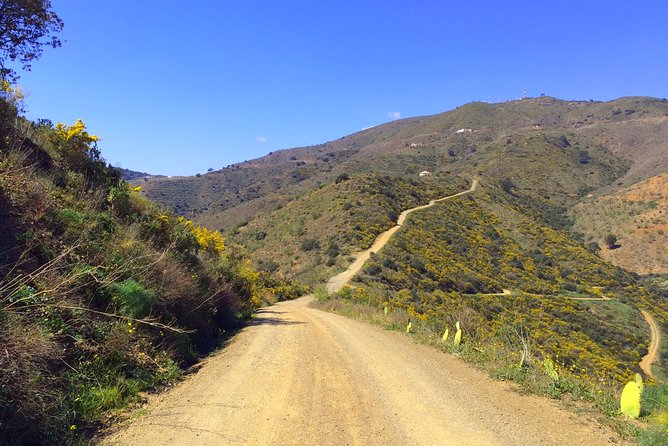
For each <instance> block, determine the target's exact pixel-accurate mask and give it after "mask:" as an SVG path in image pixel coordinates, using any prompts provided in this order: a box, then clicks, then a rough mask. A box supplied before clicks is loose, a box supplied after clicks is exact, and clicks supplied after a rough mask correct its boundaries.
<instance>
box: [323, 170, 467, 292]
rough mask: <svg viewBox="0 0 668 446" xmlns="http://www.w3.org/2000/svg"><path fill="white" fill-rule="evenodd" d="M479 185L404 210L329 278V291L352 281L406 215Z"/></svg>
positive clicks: (400, 224)
mask: <svg viewBox="0 0 668 446" xmlns="http://www.w3.org/2000/svg"><path fill="white" fill-rule="evenodd" d="M477 187H478V180H477V179H476V180H473V182H472V183H471V188H470V189H469V190H465V191H463V192H459V193H457V194H454V195H450V196H447V197H443V198H438V199H436V200H431V201H430V202H429V204H425V205H422V206H417V207H414V208H411V209H406V210H405V211H403V212H402V213H401V214H400V215H399V218H397V224H396V226H393V227H391V228H390V229H388V230H387V231H385V232H383V233H381V234H380V235H379V236H378V237H376V240H374V242H373V244H372V245H371V247H370V248H369V249H366V250H364V251H362V252H359V253H357V254H356V255H355V260H354V261H353V263H351V264H350V266H349V267H348V269H346V270H345V271H343V272H341V273H339V274H337V275H336V276H334V277H332V278H331V279H329V280H328V281H327V291H329V292H330V293H336V292H337V291H339V290H340V289H341V288H343V287H344V286H346V284H347V283H348V282H350V280H351V279H352V278H353V277H354V276H355V275H356V274H357V273H359V272H360V271H361V270H362V267H363V266H364V263H366V261H367V260H369V257H371V254H373V253H376V252H378V251H380V250H381V249H382V248H383V246H385V245H386V244H387V242H389V241H390V238H392V236H393V235H394V233H395V232H397V231H398V230H399V229H400V228H401V226H402V225H403V224H404V222H405V221H406V217H408V214H410V213H412V212H415V211H419V210H421V209H427V208H429V207H432V206H433V205H435V204H436V203H440V202H441V201H445V200H450V199H452V198H455V197H459V196H461V195H465V194H468V193H471V192H473V191H474V190H476V188H477Z"/></svg>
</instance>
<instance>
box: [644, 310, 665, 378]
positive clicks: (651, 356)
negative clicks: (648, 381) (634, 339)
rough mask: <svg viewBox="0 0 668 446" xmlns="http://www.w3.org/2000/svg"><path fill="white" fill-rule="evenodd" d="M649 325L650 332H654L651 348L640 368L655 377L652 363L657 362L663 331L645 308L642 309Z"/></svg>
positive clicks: (650, 343)
mask: <svg viewBox="0 0 668 446" xmlns="http://www.w3.org/2000/svg"><path fill="white" fill-rule="evenodd" d="M640 312H641V313H642V315H643V317H644V318H645V321H647V325H649V329H650V332H651V333H652V338H651V340H650V342H649V348H648V349H647V354H646V355H645V356H643V358H642V361H640V368H641V369H642V371H643V372H645V374H646V375H647V376H649V377H650V378H654V373H652V364H654V362H656V359H657V355H658V354H659V345H661V332H660V331H659V326H658V325H657V324H656V321H655V320H654V318H653V317H652V315H651V314H649V313H648V312H647V311H645V310H640Z"/></svg>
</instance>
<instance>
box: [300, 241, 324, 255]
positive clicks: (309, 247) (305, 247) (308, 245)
mask: <svg viewBox="0 0 668 446" xmlns="http://www.w3.org/2000/svg"><path fill="white" fill-rule="evenodd" d="M317 249H320V242H319V241H318V240H316V239H312V238H307V239H306V240H304V241H303V242H302V244H301V250H302V251H304V252H308V251H314V250H317Z"/></svg>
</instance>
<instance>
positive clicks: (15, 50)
mask: <svg viewBox="0 0 668 446" xmlns="http://www.w3.org/2000/svg"><path fill="white" fill-rule="evenodd" d="M62 29H63V21H62V20H60V18H59V17H58V15H56V13H55V12H53V11H52V10H51V2H50V1H48V0H18V1H17V0H13V1H3V2H1V3H0V80H2V81H4V80H8V81H16V79H17V78H18V76H17V74H16V72H15V71H14V70H13V69H12V68H10V67H9V66H8V62H10V61H11V62H14V61H17V62H19V63H20V64H21V65H22V67H23V69H24V70H30V64H31V62H32V61H34V60H35V59H37V58H39V56H40V55H41V54H42V50H43V48H42V47H44V46H50V47H53V48H57V47H59V46H60V44H61V42H60V39H58V37H57V36H56V34H57V33H58V32H60V30H62Z"/></svg>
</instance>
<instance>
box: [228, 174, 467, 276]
mask: <svg viewBox="0 0 668 446" xmlns="http://www.w3.org/2000/svg"><path fill="white" fill-rule="evenodd" d="M465 187H466V181H464V180H462V179H461V178H454V177H451V176H447V175H444V176H442V177H437V178H431V179H430V180H429V181H421V180H419V179H415V178H404V177H390V176H380V175H354V176H350V177H348V179H347V180H346V181H339V182H338V183H337V182H335V183H334V184H330V185H328V186H324V187H322V188H319V189H317V190H315V191H313V192H311V193H309V194H306V195H304V196H301V197H299V198H296V199H294V200H292V201H290V202H289V203H286V204H285V206H282V207H280V208H279V209H275V210H273V211H271V212H268V213H266V214H264V215H259V216H258V217H257V218H255V219H253V220H251V221H250V222H249V223H248V224H247V225H245V226H244V227H243V228H240V229H239V230H238V231H237V233H236V234H235V235H232V236H230V239H231V240H234V241H237V242H239V243H241V244H243V245H244V246H245V247H246V248H247V249H248V250H249V251H251V252H252V253H253V257H254V258H255V259H257V260H256V263H257V264H258V268H262V265H265V264H266V263H267V262H273V264H275V265H278V266H277V269H276V271H277V273H278V274H280V275H282V276H284V277H290V278H294V279H295V280H298V281H300V282H302V283H305V284H307V285H310V286H315V285H317V284H318V283H322V282H324V281H326V280H327V279H328V278H329V277H331V276H333V275H335V274H336V273H337V272H338V271H339V270H340V268H341V267H343V266H345V265H347V264H348V256H350V255H351V254H354V253H355V252H357V251H360V250H363V249H366V248H368V247H369V246H370V245H371V243H372V242H373V240H374V239H375V238H376V236H377V235H378V234H379V233H381V232H383V231H385V230H386V229H389V228H390V227H392V226H394V225H395V223H396V220H397V217H398V215H399V213H400V212H401V211H402V210H404V209H406V208H409V207H414V206H417V205H419V204H426V203H428V202H429V200H430V199H433V198H440V197H442V196H445V195H450V194H451V193H453V192H455V191H459V190H462V189H464V188H465Z"/></svg>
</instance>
